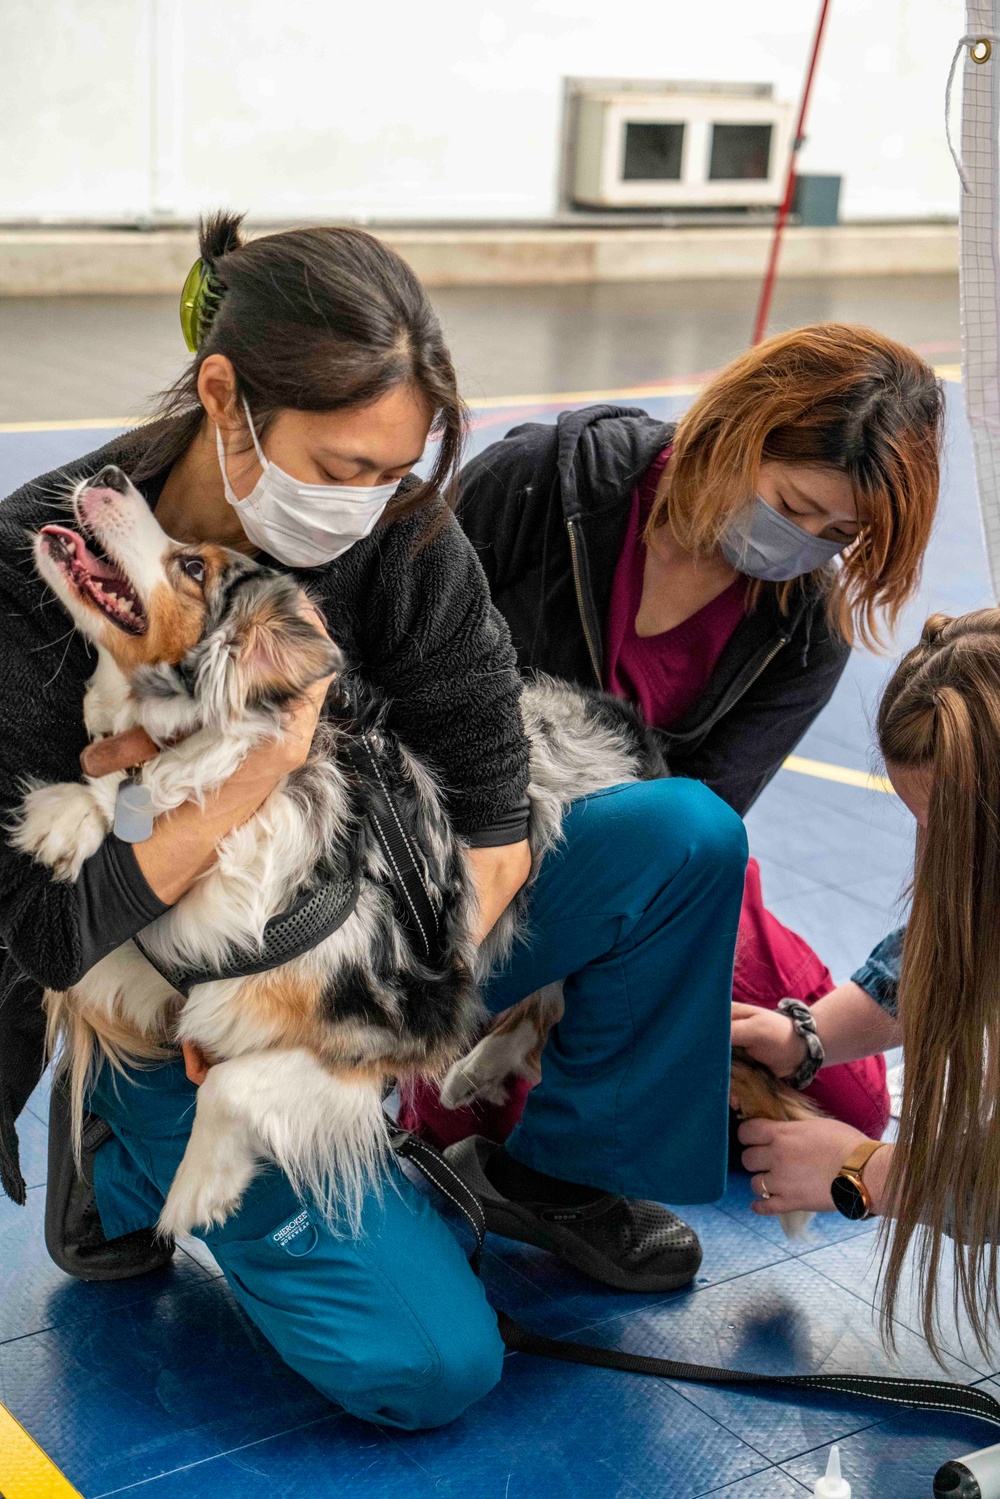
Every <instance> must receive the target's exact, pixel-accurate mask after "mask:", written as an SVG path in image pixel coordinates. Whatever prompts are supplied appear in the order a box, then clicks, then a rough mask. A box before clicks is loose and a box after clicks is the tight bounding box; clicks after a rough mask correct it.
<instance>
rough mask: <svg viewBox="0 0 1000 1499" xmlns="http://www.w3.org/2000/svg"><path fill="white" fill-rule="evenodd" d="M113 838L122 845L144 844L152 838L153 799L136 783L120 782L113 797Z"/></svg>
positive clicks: (147, 789)
mask: <svg viewBox="0 0 1000 1499" xmlns="http://www.w3.org/2000/svg"><path fill="white" fill-rule="evenodd" d="M114 832H115V837H116V838H120V839H121V840H122V842H123V843H145V841H146V839H147V838H151V837H152V836H153V798H152V797H151V796H150V794H149V788H148V787H147V786H140V785H139V783H138V781H122V783H121V785H120V786H119V787H118V795H117V796H116V797H115V826H114Z"/></svg>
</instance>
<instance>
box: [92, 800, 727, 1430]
mask: <svg viewBox="0 0 1000 1499" xmlns="http://www.w3.org/2000/svg"><path fill="white" fill-rule="evenodd" d="M745 862H746V837H745V833H744V830H743V824H742V822H741V821H740V819H739V818H738V817H737V816H736V814H735V813H734V812H732V811H731V810H730V809H729V808H728V807H727V806H726V805H725V804H724V803H723V802H721V801H720V800H719V799H718V798H717V797H716V796H714V795H713V793H712V792H710V791H708V790H706V788H705V787H704V786H702V785H700V784H699V783H698V782H695V781H683V780H662V781H649V782H643V783H641V784H639V785H629V786H618V787H612V788H611V789H610V790H607V791H602V792H599V793H597V794H595V795H594V796H590V797H586V798H584V799H582V800H581V801H579V802H577V803H575V804H574V805H573V807H572V808H571V809H570V811H569V813H568V815H567V817H566V820H565V838H564V840H563V842H562V843H560V845H559V846H558V847H557V848H556V849H555V850H553V851H552V852H551V853H550V854H549V856H548V857H547V858H546V860H545V861H544V863H543V866H542V869H541V871H540V874H539V877H538V879H537V881H536V883H535V885H534V887H533V889H532V891H531V897H530V908H529V924H528V930H527V937H526V940H525V941H523V942H519V943H518V944H517V945H516V947H515V949H514V951H513V953H512V955H511V957H510V960H509V961H508V963H507V964H506V965H505V966H504V968H503V969H502V970H501V971H500V972H499V973H498V974H497V975H496V976H495V978H494V979H492V980H491V982H490V983H489V985H488V987H487V990H486V996H485V997H486V1002H487V1004H488V1005H489V1007H490V1009H491V1010H493V1011H494V1012H496V1011H500V1010H503V1009H505V1008H506V1007H507V1006H508V1005H510V1004H513V1003H515V1002H516V1001H517V1000H519V999H523V998H524V996H525V995H526V994H530V993H531V992H532V991H533V990H535V989H537V988H539V987H541V985H543V984H547V983H550V982H552V981H553V980H556V979H560V978H565V979H566V983H565V999H566V1014H565V1017H564V1019H563V1020H562V1022H561V1023H560V1024H559V1026H558V1027H557V1028H556V1030H555V1031H554V1032H553V1034H552V1037H551V1039H550V1041H549V1044H548V1047H547V1048H546V1051H545V1054H544V1058H543V1066H542V1081H541V1083H540V1084H539V1086H538V1087H537V1088H535V1089H534V1090H533V1092H532V1093H531V1094H530V1096H529V1098H528V1102H527V1106H526V1108H525V1110H524V1116H523V1119H522V1121H521V1123H520V1125H519V1126H518V1128H517V1130H516V1131H515V1133H514V1134H513V1135H512V1136H511V1139H510V1141H509V1144H508V1149H509V1150H510V1152H511V1154H512V1155H514V1156H516V1157H517V1158H518V1159H520V1160H521V1161H523V1162H525V1163H526V1164H528V1165H530V1166H533V1167H535V1168H536V1169H537V1170H539V1171H544V1172H547V1173H549V1174H551V1175H554V1176H558V1177H560V1178H562V1179H563V1180H566V1181H574V1182H581V1183H586V1184H588V1185H590V1186H593V1187H597V1188H600V1189H603V1190H606V1191H612V1192H619V1193H622V1194H624V1195H625V1196H629V1197H648V1198H652V1199H654V1200H656V1201H661V1202H663V1201H666V1202H673V1203H684V1202H706V1201H711V1200H712V1199H714V1198H716V1197H718V1196H720V1195H721V1193H722V1191H723V1188H724V1178H725V1167H726V1150H727V1121H728V1091H729V1090H728V1079H729V1072H728V1065H729V1015H730V1008H729V1007H730V997H731V984H732V968H733V949H734V945H735V941H736V929H737V923H738V920H739V911H740V901H741V897H742V892H743V870H744V865H745ZM567 975H568V977H567ZM195 1095H196V1089H195V1088H194V1086H193V1085H192V1084H190V1083H189V1082H188V1081H187V1079H186V1078H185V1076H184V1069H183V1066H182V1064H181V1063H180V1062H171V1063H169V1064H167V1065H165V1066H160V1067H154V1068H149V1069H143V1070H141V1071H139V1070H137V1071H135V1072H133V1073H130V1074H129V1075H128V1076H127V1078H126V1080H124V1081H123V1080H122V1079H121V1078H118V1079H116V1078H115V1077H114V1076H113V1075H112V1074H111V1073H110V1070H109V1069H107V1068H106V1069H105V1071H104V1072H103V1073H102V1074H101V1076H100V1077H99V1078H98V1080H97V1084H96V1087H95V1089H94V1092H93V1094H92V1096H91V1101H90V1106H91V1108H92V1109H93V1110H94V1112H95V1113H97V1114H99V1115H100V1116H101V1117H102V1118H104V1119H107V1120H108V1122H109V1123H110V1125H111V1127H112V1129H113V1131H114V1138H113V1139H111V1140H109V1141H108V1143H107V1144H106V1145H105V1146H103V1147H102V1148H101V1150H99V1151H98V1153H97V1156H96V1161H95V1185H96V1191H97V1200H98V1207H99V1210H100V1214H101V1220H102V1223H103V1225H104V1231H105V1233H106V1234H107V1235H108V1236H109V1237H114V1236H117V1235H119V1234H123V1233H127V1232H129V1231H131V1230H133V1229H137V1228H142V1227H146V1226H148V1225H149V1224H151V1223H153V1222H154V1221H155V1220H156V1217H157V1216H158V1214H159V1211H160V1208H161V1207H162V1205H163V1201H164V1198H165V1196H166V1193H167V1190H168V1188H169V1185H170V1182H171V1180H172V1179H173V1175H174V1172H175V1170H176V1168H177V1165H178V1163H179V1161H180V1158H181V1156H182V1155H183V1153H184V1148H185V1145H186V1143H187V1138H188V1134H189V1132H190V1128H191V1120H192V1116H193V1114H194V1107H195ZM393 1175H394V1178H395V1183H394V1185H395V1188H396V1190H393V1186H391V1185H389V1184H387V1187H386V1190H385V1191H384V1192H383V1193H382V1194H381V1196H377V1195H376V1194H374V1193H373V1194H372V1196H371V1198H370V1200H369V1201H368V1203H367V1204H366V1206H365V1210H364V1215H363V1223H362V1232H361V1234H360V1236H359V1237H358V1238H356V1239H355V1238H347V1237H337V1236H336V1235H334V1234H331V1233H330V1232H329V1231H328V1230H327V1229H326V1228H325V1227H324V1226H323V1224H322V1222H321V1221H319V1219H318V1217H317V1215H316V1214H315V1212H314V1210H313V1209H312V1207H311V1205H310V1204H309V1203H307V1202H302V1201H300V1200H298V1199H297V1198H296V1196H295V1193H294V1192H293V1190H292V1188H291V1186H290V1184H289V1183H288V1181H287V1179H286V1178H285V1177H284V1176H283V1175H282V1174H281V1173H280V1172H279V1171H277V1170H276V1169H275V1168H274V1167H266V1168H264V1169H263V1170H262V1171H261V1174H260V1175H259V1176H258V1177H257V1178H256V1180H255V1181H254V1182H253V1183H252V1184H251V1186H250V1187H249V1189H248V1190H247V1193H246V1195H245V1197H244V1200H243V1203H242V1204H241V1206H240V1209H239V1211H238V1212H237V1213H236V1214H235V1215H234V1216H233V1217H231V1218H230V1219H228V1220H227V1222H226V1223H225V1224H224V1225H223V1227H222V1228H221V1229H213V1230H211V1231H210V1232H205V1233H202V1234H200V1237H201V1238H203V1239H204V1241H205V1243H206V1244H207V1245H208V1246H209V1247H210V1249H211V1250H212V1253H213V1254H214V1255H215V1258H216V1259H217V1261H218V1263H219V1265H220V1267H221V1268H222V1270H223V1272H224V1274H225V1276H226V1279H227V1281H228V1282H229V1285H230V1287H231V1288H232V1290H233V1293H234V1294H235V1296H236V1297H237V1299H238V1300H239V1302H240V1304H241V1305H242V1306H243V1308H244V1309H245V1311H246V1312H247V1313H248V1314H249V1316H250V1317H251V1318H252V1320H253V1321H254V1322H255V1323H256V1325H257V1326H258V1327H259V1328H260V1330H261V1332H262V1333H263V1334H264V1336H265V1337H266V1338H267V1339H268V1340H269V1341H270V1342H271V1344H272V1345H273V1346H274V1347H275V1349H276V1350H277V1351H278V1353H279V1354H280V1355H281V1357H282V1358H283V1359H284V1360H285V1362H286V1363H288V1364H289V1365H290V1366H291V1367H292V1368H293V1369H295V1370H297V1371H298V1372H299V1373H300V1374H302V1375H304V1377H305V1378H306V1379H308V1380H310V1381H311V1383H312V1384H313V1385H315V1386H316V1388H317V1389H319V1390H320V1391H321V1392H322V1393H323V1394H325V1395H327V1396H328V1397H329V1398H330V1399H331V1400H334V1401H336V1402H337V1403H338V1404H340V1405H342V1406H343V1407H344V1408H345V1409H346V1410H348V1411H350V1412H351V1414H353V1415H355V1416H358V1417H360V1418H362V1419H363V1420H368V1421H375V1422H379V1423H382V1424H385V1425H390V1426H397V1427H402V1428H405V1429H416V1428H420V1427H430V1426H440V1425H444V1424H445V1423H446V1422H448V1421H451V1420H452V1419H454V1418H455V1417H456V1416H458V1415H460V1414H461V1412H462V1411H463V1410H464V1409H465V1408H466V1407H467V1406H468V1405H470V1404H471V1403H472V1402H473V1401H475V1400H477V1399H479V1398H480V1397H481V1396H482V1395H485V1394H486V1393H487V1392H488V1391H489V1390H490V1389H492V1387H493V1386H494V1385H495V1384H496V1382H497V1380H498V1379H499V1377H500V1368H501V1361H502V1357H503V1347H502V1343H501V1340H500V1335H499V1333H498V1331H497V1325H496V1319H495V1317H494V1315H493V1313H492V1311H491V1309H490V1307H489V1305H488V1303H487V1301H486V1298H485V1296H484V1294H483V1290H482V1287H481V1285H480V1284H479V1282H478V1281H477V1280H476V1278H475V1276H474V1275H473V1274H472V1271H471V1270H470V1269H469V1266H468V1264H467V1262H466V1260H465V1257H464V1255H463V1252H462V1250H461V1248H460V1246H459V1243H458V1241H457V1239H456V1238H455V1237H454V1235H453V1234H452V1232H451V1230H450V1229H449V1228H448V1226H447V1224H446V1223H445V1222H444V1220H443V1219H442V1218H441V1217H440V1216H439V1215H438V1213H437V1212H436V1210H435V1209H434V1207H433V1205H432V1203H431V1202H430V1200H429V1199H428V1198H427V1197H425V1196H424V1195H423V1194H422V1193H421V1192H419V1191H418V1190H417V1189H416V1188H415V1187H414V1186H412V1184H411V1183H410V1182H408V1181H407V1179H406V1178H405V1177H404V1176H403V1175H402V1174H401V1173H400V1172H399V1171H398V1169H396V1168H393Z"/></svg>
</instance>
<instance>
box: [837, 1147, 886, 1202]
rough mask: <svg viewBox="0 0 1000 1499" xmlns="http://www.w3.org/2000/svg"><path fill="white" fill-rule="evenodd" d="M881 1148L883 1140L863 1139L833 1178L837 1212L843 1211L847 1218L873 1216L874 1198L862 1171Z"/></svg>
mask: <svg viewBox="0 0 1000 1499" xmlns="http://www.w3.org/2000/svg"><path fill="white" fill-rule="evenodd" d="M881 1149H882V1141H881V1140H862V1141H861V1144H860V1145H858V1146H857V1147H856V1148H855V1149H854V1150H852V1151H851V1153H850V1155H849V1156H848V1157H847V1160H846V1161H845V1162H844V1164H843V1165H842V1166H841V1168H840V1173H839V1175H837V1176H835V1177H834V1178H833V1181H832V1182H831V1184H830V1196H831V1197H832V1198H833V1205H834V1207H835V1208H836V1209H837V1212H838V1213H843V1215H844V1217H845V1218H852V1219H855V1220H857V1219H860V1218H871V1217H872V1200H871V1198H870V1197H869V1195H868V1188H867V1187H866V1186H865V1183H864V1178H863V1177H862V1175H861V1173H862V1172H863V1171H864V1169H865V1167H866V1166H867V1164H868V1162H869V1161H870V1160H871V1158H872V1156H873V1155H874V1154H875V1152H876V1150H881Z"/></svg>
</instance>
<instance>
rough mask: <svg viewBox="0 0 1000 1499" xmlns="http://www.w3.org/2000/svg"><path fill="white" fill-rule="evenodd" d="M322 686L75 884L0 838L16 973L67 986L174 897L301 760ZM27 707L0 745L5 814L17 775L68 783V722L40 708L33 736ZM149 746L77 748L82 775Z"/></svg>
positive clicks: (141, 740)
mask: <svg viewBox="0 0 1000 1499" xmlns="http://www.w3.org/2000/svg"><path fill="white" fill-rule="evenodd" d="M10 665H11V662H10V661H9V660H8V667H10ZM326 686H327V684H326V683H325V682H319V683H317V684H315V686H314V688H312V689H310V692H309V693H308V694H307V695H306V697H305V698H304V699H303V701H302V703H301V704H300V705H299V706H298V708H297V709H296V710H295V711H294V712H293V713H292V714H290V715H289V720H288V730H287V732H286V734H285V735H284V736H283V737H282V738H281V739H280V740H277V741H274V742H272V743H269V744H266V745H261V746H259V747H258V748H257V749H255V750H254V751H252V752H251V754H250V755H248V756H247V758H246V760H245V761H244V763H243V765H242V766H241V767H240V769H239V770H238V771H237V772H236V774H235V776H233V777H232V778H231V779H230V780H229V782H227V784H226V785H225V786H224V787H222V788H220V790H219V791H218V792H217V793H215V795H214V796H212V797H210V798H209V799H208V801H207V803H206V807H205V810H204V811H203V810H202V809H201V808H200V807H198V806H196V805H195V804H193V803H188V804H186V805H185V806H183V807H180V808H178V809H177V810H176V811H175V812H173V813H170V814H168V815H166V816H164V817H161V818H159V819H158V820H157V823H156V826H155V827H154V831H153V835H152V837H151V838H149V839H148V840H147V841H146V842H145V843H142V844H135V845H131V844H125V843H121V842H120V841H119V840H118V839H116V838H115V837H114V835H113V834H112V835H110V836H109V837H108V838H107V839H106V840H105V843H104V845H103V846H102V848H101V849H99V850H98V852H97V853H96V854H95V855H93V856H92V858H91V859H89V860H88V861H87V863H86V864H85V865H84V867H83V870H82V871H81V874H80V877H79V879H78V880H77V881H76V882H75V883H68V882H65V881H60V880H56V879H54V878H53V877H52V875H51V872H50V871H49V870H48V869H47V868H45V867H44V866H43V865H42V864H39V863H36V862H35V860H33V859H31V858H30V857H29V856H28V855H27V854H22V853H19V852H18V851H17V850H15V849H14V848H13V847H11V845H10V844H9V843H7V842H6V840H3V839H0V938H2V940H3V944H4V946H5V947H6V948H7V950H8V952H9V953H10V955H11V957H12V958H13V959H14V962H15V963H16V964H17V967H18V968H19V969H20V971H21V972H22V973H24V974H27V975H30V977H32V978H33V979H35V980H36V982H38V983H39V984H41V985H42V986H43V987H45V988H50V989H56V990H62V989H66V988H69V987H70V986H71V985H72V984H74V983H75V982H77V981H78V980H79V978H80V977H81V976H82V974H83V973H85V972H86V971H87V970H88V969H89V968H90V967H92V966H93V964H94V963H95V962H97V961H98V960H99V959H100V958H102V957H104V956H105V955H106V954H107V953H109V952H112V951H113V950H114V949H115V948H116V947H118V946H120V945H121V943H122V942H124V941H126V940H127V939H128V938H129V937H131V936H134V934H135V933H136V932H137V931H139V930H140V929H141V928H142V927H144V926H146V925H148V924H149V922H150V921H152V920H155V919H156V917H157V916H158V915H160V914H162V912H163V911H164V910H165V909H167V908H168V907H169V906H170V905H171V904H173V903H174V902H176V901H177V900H179V899H180V897H181V896H182V895H183V894H184V893H185V891H186V890H188V889H190V887H191V886H192V885H193V884H194V882H195V881H196V880H197V879H198V878H199V876H200V875H201V874H203V873H204V872H205V870H206V869H208V868H210V867H211V864H212V862H213V860H214V857H215V849H216V846H217V844H218V843H219V842H221V841H222V839H223V838H225V836H226V835H227V834H228V833H229V832H231V831H232V829H233V828H235V827H237V826H239V825H240V824H241V823H242V822H245V821H246V820H247V819H248V818H250V817H252V816H253V814H254V812H255V811H256V810H257V808H258V807H259V806H260V805H261V804H262V802H263V801H264V800H266V798H267V796H268V795H270V793H271V791H272V790H273V789H274V788H275V786H277V785H278V783H279V782H280V781H281V779H282V778H283V777H284V776H285V775H287V774H288V773H289V772H290V771H291V770H294V769H295V768H296V767H297V766H298V765H300V764H301V763H302V762H303V760H304V759H305V756H306V755H307V754H308V751H309V745H310V743H311V740H312V734H313V731H314V728H315V723H316V718H317V715H318V713H319V710H320V707H321V706H322V702H323V697H324V695H325V691H326ZM78 697H79V693H78V692H77V694H76V698H77V699H78ZM35 706H37V704H33V703H32V701H31V699H30V698H29V699H27V700H25V701H24V703H23V707H22V710H21V712H20V713H19V714H18V715H17V716H18V720H19V724H18V727H20V724H21V723H24V724H25V730H24V732H23V733H21V732H18V731H15V730H14V729H13V728H12V729H11V730H10V731H9V732H8V733H7V734H6V735H4V736H3V740H2V744H0V803H2V809H3V811H4V812H5V813H6V814H7V816H8V817H12V816H13V815H14V812H15V810H16V807H17V804H18V802H19V799H20V796H21V794H22V790H21V788H22V786H23V783H24V780H25V778H26V777H28V776H30V775H32V774H35V775H38V774H41V776H42V777H44V779H46V780H68V779H69V778H70V776H71V774H72V771H71V769H70V765H69V764H67V763H65V761H64V760H63V759H62V758H61V756H60V753H57V749H58V747H59V746H60V745H61V744H62V743H63V742H65V741H66V739H67V726H66V725H65V724H64V723H62V722H61V721H60V720H59V719H58V718H54V716H53V715H52V714H51V712H49V715H48V720H49V721H48V724H47V728H46V739H45V740H43V741H42V742H39V737H38V735H37V732H33V729H32V725H31V724H30V714H31V712H32V710H33V708H34V707H35ZM45 706H46V707H47V708H48V709H51V706H52V705H51V704H46V705H45ZM74 732H75V731H74ZM158 752H159V751H158V750H157V747H156V746H155V745H154V744H153V743H152V741H151V740H149V739H148V737H147V736H146V735H144V734H143V733H142V732H141V731H136V732H132V733H130V734H129V735H126V736H122V737H121V739H119V738H117V737H116V738H115V739H108V740H105V741H103V742H102V743H101V744H100V745H93V746H89V747H86V748H85V749H84V750H83V754H82V756H81V758H83V759H85V761H86V764H85V769H86V770H87V772H88V773H90V774H98V775H99V774H103V773H106V772H107V771H109V770H111V769H115V768H121V767H123V766H125V765H133V764H138V763H141V761H143V760H145V759H149V758H151V757H152V755H154V754H157V753H158Z"/></svg>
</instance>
